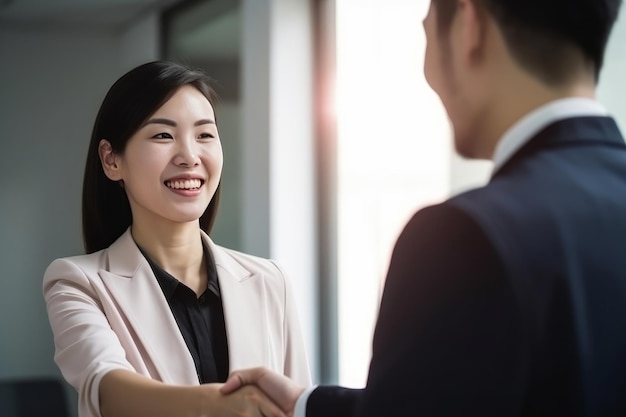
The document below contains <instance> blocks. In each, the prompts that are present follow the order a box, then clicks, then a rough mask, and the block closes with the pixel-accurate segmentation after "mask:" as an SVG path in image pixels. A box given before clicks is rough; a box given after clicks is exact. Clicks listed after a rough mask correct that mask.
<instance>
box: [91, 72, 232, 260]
mask: <svg viewBox="0 0 626 417" xmlns="http://www.w3.org/2000/svg"><path fill="white" fill-rule="evenodd" d="M185 85H192V86H194V87H195V88H197V89H198V91H200V92H201V93H202V94H203V95H204V96H205V97H206V98H207V100H209V102H210V103H211V105H214V104H215V101H216V95H215V92H214V91H213V89H212V88H211V87H210V79H209V77H208V76H207V75H206V74H204V73H203V72H202V71H198V70H192V69H190V68H187V67H185V66H182V65H179V64H175V63H172V62H166V61H154V62H149V63H146V64H143V65H140V66H138V67H136V68H134V69H132V70H131V71H129V72H127V73H126V74H124V75H123V76H122V77H121V78H119V79H118V80H117V81H116V82H115V83H114V84H113V85H112V86H111V88H110V89H109V91H108V93H107V95H106V96H105V98H104V101H103V102H102V105H101V106H100V110H99V112H98V116H97V117H96V122H95V124H94V127H93V132H92V134H91V142H90V143H89V150H88V153H87V163H86V165H85V176H84V179H83V201H82V206H83V239H84V245H85V250H86V252H87V253H92V252H95V251H98V250H100V249H104V248H107V247H109V246H110V245H111V244H112V243H113V242H114V241H115V240H116V239H117V238H118V237H119V236H120V235H121V234H122V233H124V231H125V230H126V229H127V228H128V227H129V226H130V225H131V223H132V214H131V211H130V204H129V203H128V198H127V197H126V193H125V191H124V189H123V188H122V187H120V185H119V184H118V183H117V182H116V181H112V180H110V179H109V178H108V177H107V176H106V175H105V174H104V170H103V169H102V164H101V162H100V157H99V154H98V146H99V143H100V141H101V140H102V139H106V140H108V141H109V142H110V143H111V147H112V149H113V152H115V153H118V154H121V153H123V152H124V150H125V148H126V144H127V143H128V140H129V139H130V138H131V136H133V134H134V133H135V132H136V131H137V130H138V129H139V127H140V126H141V125H142V124H143V123H144V122H145V121H146V120H147V119H148V118H149V117H150V116H151V115H152V114H153V113H154V112H155V111H157V110H158V109H159V108H160V107H161V106H162V105H163V104H164V103H165V102H166V101H167V100H168V99H169V98H170V97H171V96H172V95H174V93H175V92H176V91H177V90H178V89H179V88H181V87H183V86H185ZM219 194H220V187H219V186H218V187H217V190H216V191H215V195H214V196H213V199H212V200H211V202H210V203H209V206H208V207H207V209H206V210H205V211H204V213H203V214H202V216H201V217H200V228H201V229H202V230H204V231H205V232H207V233H209V232H210V231H211V227H212V226H213V223H214V221H215V216H216V214H217V206H218V202H219Z"/></svg>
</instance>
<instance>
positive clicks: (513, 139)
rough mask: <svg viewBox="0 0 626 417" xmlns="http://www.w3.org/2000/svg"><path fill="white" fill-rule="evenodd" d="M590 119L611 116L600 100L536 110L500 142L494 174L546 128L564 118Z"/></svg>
mask: <svg viewBox="0 0 626 417" xmlns="http://www.w3.org/2000/svg"><path fill="white" fill-rule="evenodd" d="M588 116H596V117H606V116H608V113H607V111H606V109H605V108H604V106H602V104H600V103H599V102H598V101H596V100H593V99H589V98H583V97H568V98H564V99H560V100H554V101H551V102H549V103H546V104H544V105H543V106H540V107H538V108H536V109H534V110H533V111H531V112H529V113H528V114H526V115H525V116H524V117H522V118H521V119H519V120H518V121H517V122H516V123H514V124H513V126H511V127H510V128H509V129H508V130H507V131H506V132H505V133H504V135H502V138H500V140H499V141H498V145H497V146H496V149H495V151H494V155H493V172H496V171H498V169H499V168H500V167H501V166H502V165H504V164H505V163H506V162H507V161H508V160H509V159H510V158H511V157H512V156H513V155H514V154H515V152H516V151H517V150H518V149H520V148H522V147H523V146H524V145H525V144H526V143H527V142H528V141H529V140H530V139H531V138H532V137H534V136H535V135H536V134H537V133H539V132H540V131H541V130H542V129H543V128H545V127H546V126H549V125H550V124H552V123H554V122H556V121H559V120H563V119H569V118H573V117H588Z"/></svg>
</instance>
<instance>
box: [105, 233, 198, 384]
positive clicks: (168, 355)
mask: <svg viewBox="0 0 626 417" xmlns="http://www.w3.org/2000/svg"><path fill="white" fill-rule="evenodd" d="M108 256H109V259H108V260H109V268H108V270H101V271H100V276H101V278H102V281H103V282H104V283H105V285H106V286H107V288H108V289H109V290H110V292H111V294H112V296H113V298H114V299H115V300H116V302H117V303H118V305H119V309H120V310H122V312H123V313H124V315H125V316H126V317H127V319H128V322H129V325H130V327H132V331H134V332H135V333H136V334H137V337H138V339H139V340H140V342H141V344H142V346H141V347H140V349H142V350H143V351H145V352H146V354H147V355H148V357H149V358H150V360H152V362H153V365H154V367H155V368H156V370H157V372H158V373H159V376H160V378H161V380H162V381H163V382H169V383H179V384H198V376H197V374H196V368H195V365H194V363H193V358H192V357H191V354H190V353H189V350H188V349H187V345H186V344H185V340H184V339H183V337H182V334H181V333H180V330H179V328H178V325H177V323H176V321H175V320H174V317H173V315H172V313H171V311H170V308H169V305H168V304H167V300H166V299H165V297H164V295H163V292H162V290H161V287H160V286H159V284H158V282H157V281H156V277H155V276H154V273H153V272H152V269H151V268H150V265H149V264H148V262H147V261H146V259H145V258H144V256H143V255H142V254H141V252H140V251H139V248H138V247H137V245H136V244H135V242H134V240H133V238H132V236H131V234H130V229H128V230H127V231H126V232H125V233H124V234H123V235H122V236H121V237H120V238H119V239H118V240H117V241H116V242H115V243H113V245H111V247H110V248H109V250H108Z"/></svg>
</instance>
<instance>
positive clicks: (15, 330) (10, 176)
mask: <svg viewBox="0 0 626 417" xmlns="http://www.w3.org/2000/svg"><path fill="white" fill-rule="evenodd" d="M155 24H156V19H154V17H147V20H142V21H140V22H139V25H138V26H137V27H135V26H134V25H133V26H131V27H130V28H129V29H128V30H127V31H123V32H121V33H106V32H102V31H100V32H85V31H81V32H68V31H63V30H57V29H47V30H42V31H38V30H36V29H34V28H33V27H25V28H19V27H12V28H10V29H8V28H0V62H1V64H0V92H1V93H0V230H1V231H2V233H0V265H2V275H1V282H2V291H0V312H1V314H0V378H19V377H36V376H50V375H53V376H58V375H59V373H58V370H57V368H56V365H55V364H54V363H53V353H54V346H53V341H52V333H51V331H50V327H49V324H48V319H47V316H46V312H45V306H44V302H43V297H42V293H41V281H42V277H43V273H44V270H45V268H46V267H47V265H48V264H49V263H50V262H51V261H52V260H53V259H55V258H57V257H61V256H68V255H75V254H79V253H82V251H83V248H82V237H81V210H80V196H81V186H82V177H83V169H84V164H85V156H86V150H87V145H88V143H89V138H90V134H91V128H92V124H93V121H94V119H95V116H96V113H97V110H98V107H99V105H100V102H101V101H102V99H103V97H104V95H105V93H106V91H107V89H108V88H109V86H110V84H111V83H112V82H113V81H114V80H115V79H117V78H118V76H119V75H121V73H122V71H125V70H126V69H127V67H128V66H129V65H131V64H134V63H135V62H137V60H140V59H141V60H143V59H154V58H156V56H155V55H154V54H155V51H156V50H155V49H154V47H153V46H150V45H151V44H150V43H148V47H144V45H145V44H146V42H145V40H146V39H151V38H153V39H156V36H155V34H156V29H157V28H156V26H155ZM154 42H156V40H155V41H154ZM72 408H73V406H72Z"/></svg>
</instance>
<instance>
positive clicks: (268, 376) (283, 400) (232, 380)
mask: <svg viewBox="0 0 626 417" xmlns="http://www.w3.org/2000/svg"><path fill="white" fill-rule="evenodd" d="M250 385H254V386H256V387H258V388H259V389H260V390H261V391H263V392H264V394H265V395H267V396H268V397H269V398H270V399H271V400H272V401H273V402H274V403H275V404H276V405H277V406H278V407H280V409H281V410H283V411H285V412H288V413H289V412H292V411H293V408H294V407H295V404H296V401H297V400H298V397H299V396H300V394H302V392H303V391H304V387H301V386H299V385H298V384H296V383H295V382H293V381H292V380H290V379H289V378H287V377H286V376H284V375H280V374H277V373H275V372H272V371H270V370H269V369H266V368H252V369H245V370H238V371H234V372H233V373H232V374H231V375H230V377H229V378H228V380H227V381H226V383H225V384H224V385H223V386H222V387H221V388H220V392H221V393H222V394H229V393H233V392H235V391H237V390H239V389H242V387H245V386H250Z"/></svg>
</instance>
